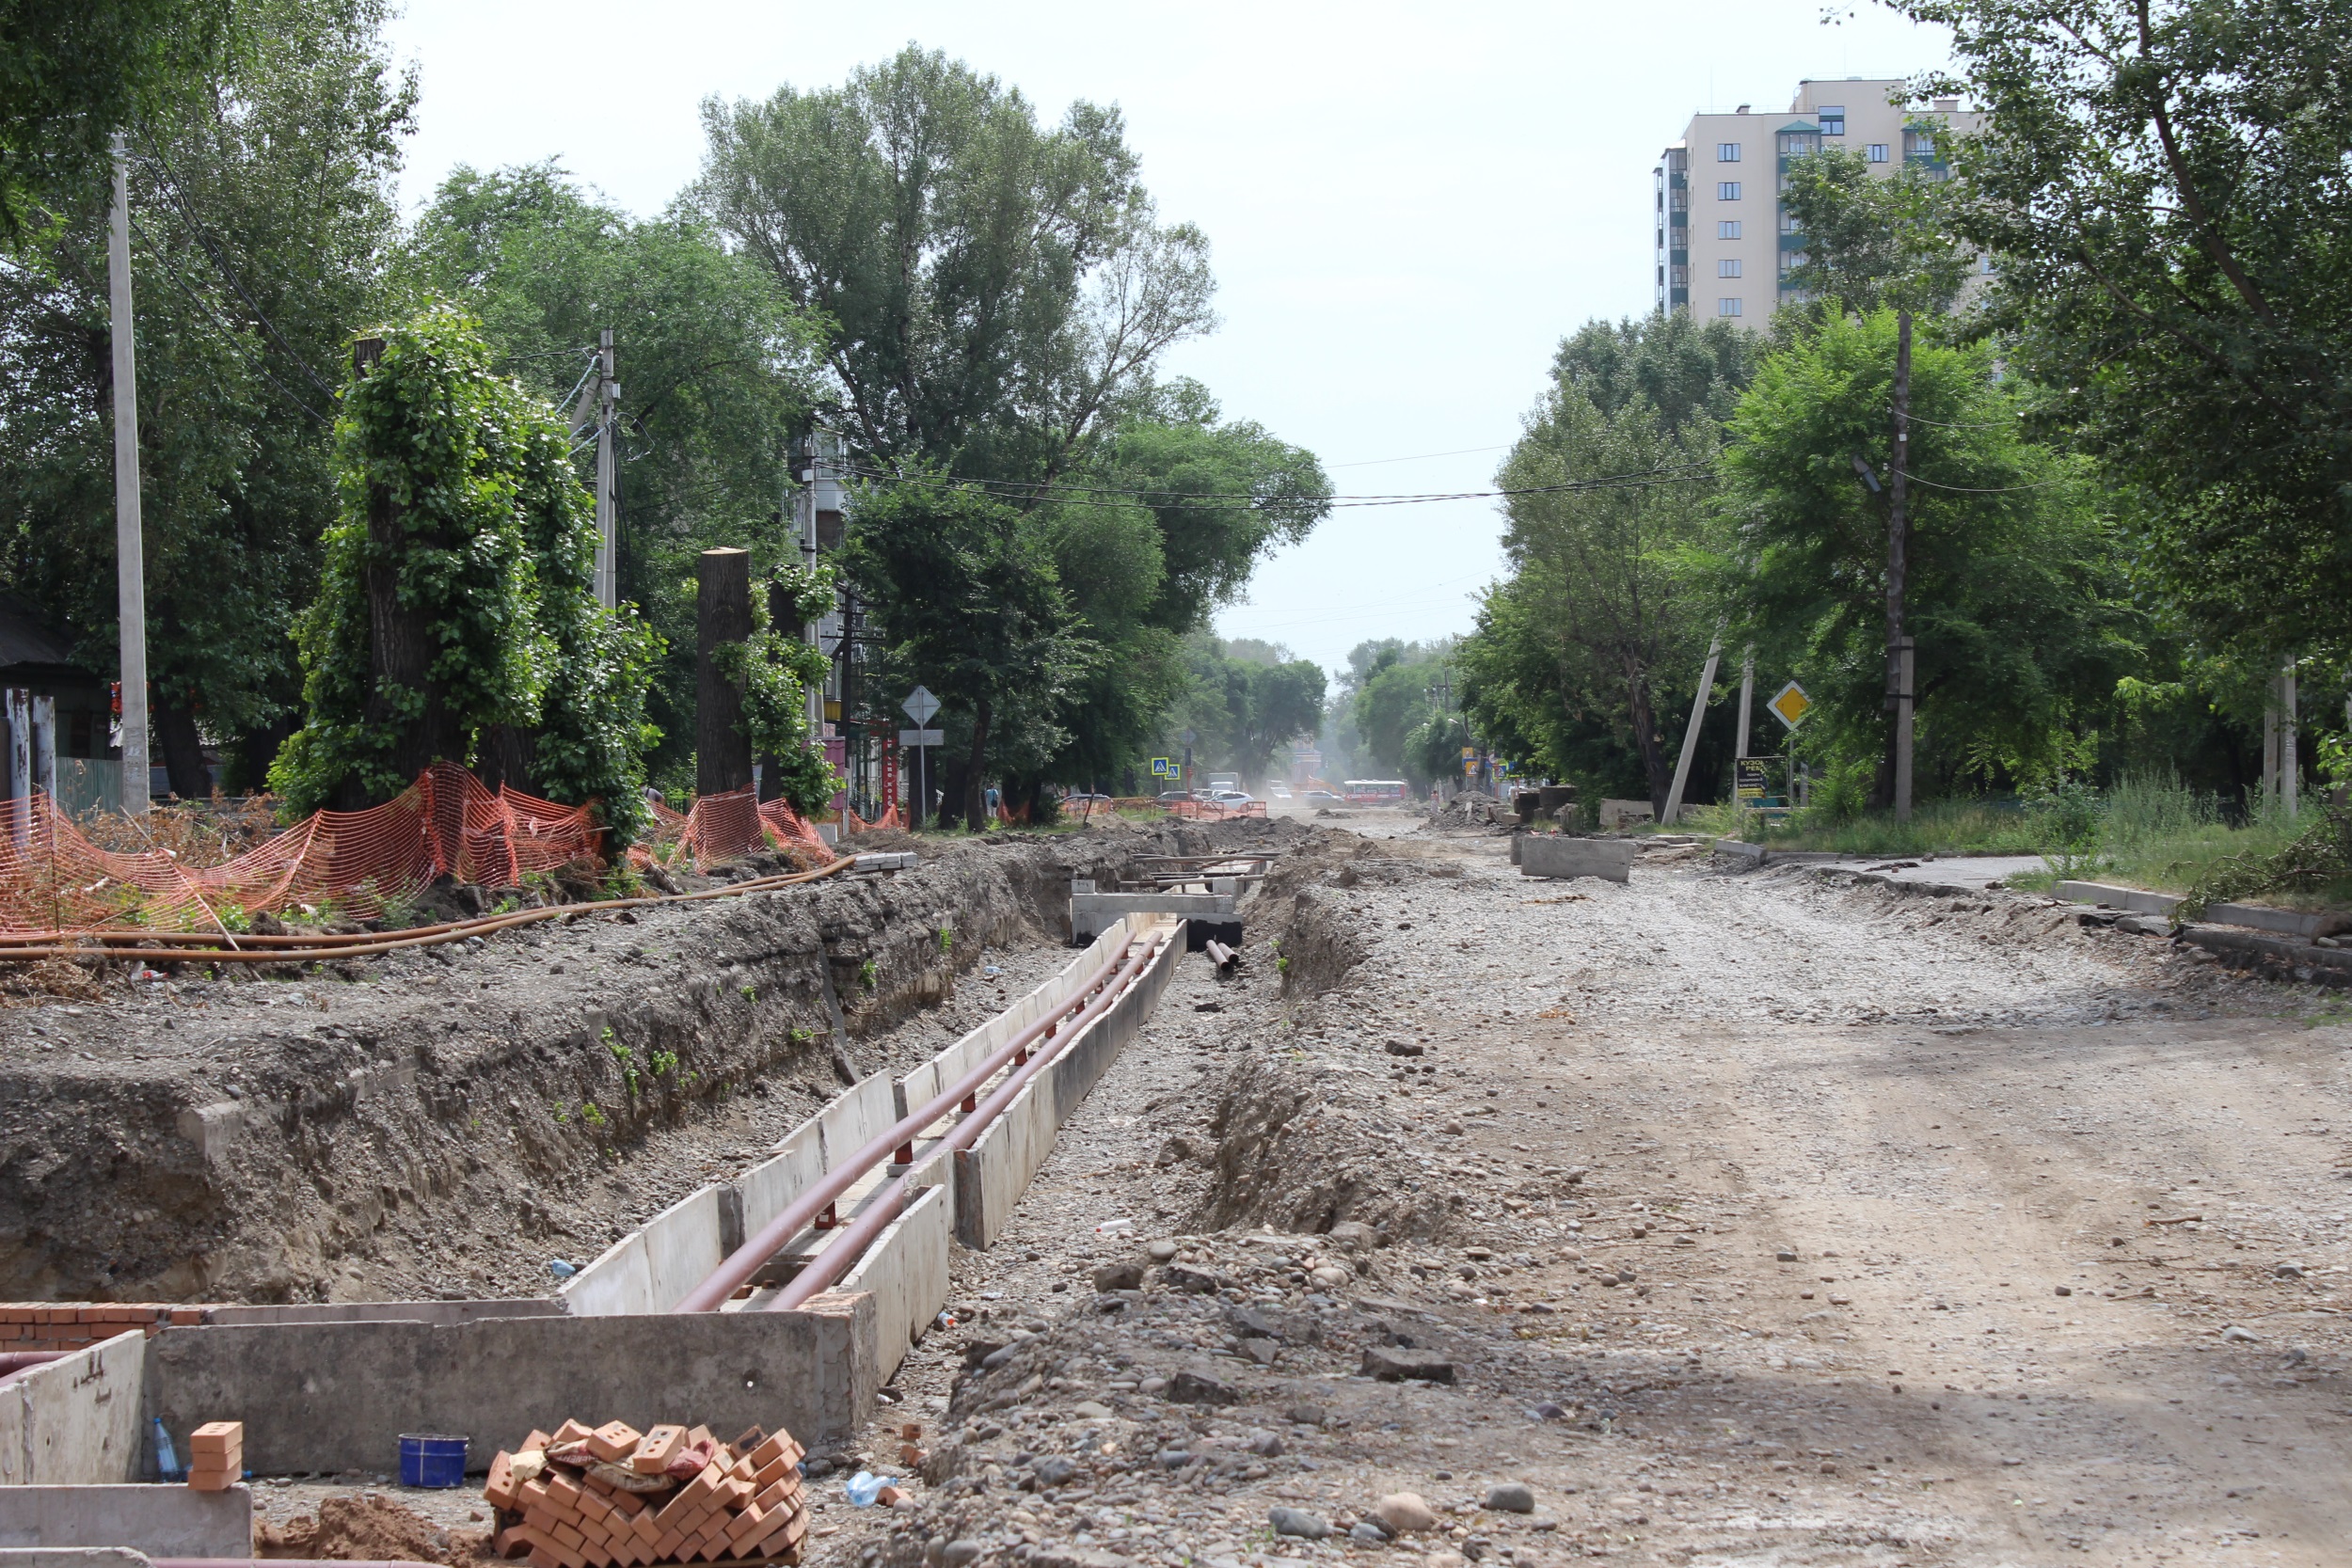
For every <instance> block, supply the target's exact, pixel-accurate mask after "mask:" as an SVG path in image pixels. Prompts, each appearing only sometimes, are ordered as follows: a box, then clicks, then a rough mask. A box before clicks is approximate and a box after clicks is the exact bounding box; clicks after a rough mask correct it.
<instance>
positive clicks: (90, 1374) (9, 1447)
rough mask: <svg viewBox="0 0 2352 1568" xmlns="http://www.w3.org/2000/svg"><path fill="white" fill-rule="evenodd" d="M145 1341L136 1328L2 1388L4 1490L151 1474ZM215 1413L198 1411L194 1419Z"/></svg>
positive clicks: (0, 1469) (0, 1486)
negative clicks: (200, 1413)
mask: <svg viewBox="0 0 2352 1568" xmlns="http://www.w3.org/2000/svg"><path fill="white" fill-rule="evenodd" d="M147 1346H148V1339H147V1331H146V1330H145V1329H143V1328H134V1329H132V1330H131V1331H130V1332H129V1333H126V1334H118V1335H116V1336H115V1337H114V1338H111V1339H105V1340H102V1341H100V1342H99V1343H97V1344H95V1345H91V1346H90V1347H89V1348H87V1350H79V1351H75V1352H74V1353H73V1354H71V1355H68V1356H65V1357H63V1358H61V1359H59V1360H56V1361H52V1362H51V1363H49V1365H47V1366H45V1367H37V1368H35V1369H34V1370H31V1371H28V1372H24V1373H22V1374H20V1375H19V1376H18V1377H16V1378H15V1379H14V1380H12V1381H11V1382H10V1383H9V1384H8V1386H7V1387H6V1388H5V1389H0V1494H5V1493H6V1492H8V1491H10V1490H13V1489H14V1488H17V1487H24V1486H101V1485H108V1484H115V1483H120V1482H129V1481H145V1480H147V1479H148V1477H149V1476H150V1474H151V1465H152V1463H153V1462H152V1460H151V1456H150V1455H149V1453H148V1446H147V1442H146V1440H145V1427H146V1422H145V1420H144V1419H143V1416H144V1412H145V1408H146V1400H147ZM210 1419H212V1418H211V1417H209V1416H206V1417H199V1418H198V1419H197V1420H196V1421H191V1422H189V1423H188V1425H189V1427H191V1428H193V1427H195V1426H196V1425H198V1424H199V1423H200V1422H201V1421H205V1420H210ZM24 1544H31V1545H39V1544H42V1543H40V1542H28V1543H24ZM65 1544H72V1545H83V1544H95V1545H118V1544H120V1543H119V1542H107V1541H101V1542H90V1543H85V1542H70V1543H65ZM166 1555H167V1556H169V1555H173V1554H169V1553H167V1554H166ZM178 1555H183V1556H184V1555H186V1554H184V1553H183V1554H178Z"/></svg>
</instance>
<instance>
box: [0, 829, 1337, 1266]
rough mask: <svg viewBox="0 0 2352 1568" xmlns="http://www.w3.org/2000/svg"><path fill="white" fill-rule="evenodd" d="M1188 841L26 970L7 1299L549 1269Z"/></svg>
mask: <svg viewBox="0 0 2352 1568" xmlns="http://www.w3.org/2000/svg"><path fill="white" fill-rule="evenodd" d="M1212 831H1213V832H1216V834H1217V835H1218V836H1219V837H1220V839H1232V840H1235V841H1236V842H1239V841H1242V840H1249V841H1252V842H1255V841H1258V840H1260V839H1263V840H1265V841H1268V842H1272V841H1276V840H1280V839H1293V838H1297V837H1300V836H1303V835H1304V834H1305V833H1306V832H1307V830H1306V829H1304V828H1302V827H1300V826H1298V825H1296V824H1290V823H1279V824H1267V823H1254V824H1252V823H1233V824H1229V825H1225V826H1223V827H1220V828H1217V829H1216V830H1212ZM1206 842H1207V840H1206V838H1205V837H1204V836H1203V833H1202V832H1201V831H1200V830H1195V829H1191V828H1184V829H1181V830H1179V829H1172V828H1171V829H1162V830H1156V831H1154V832H1141V831H1137V830H1136V829H1133V828H1129V827H1125V826H1120V825H1113V826H1107V827H1101V828H1097V829H1094V830H1091V831H1087V832H1072V833H1067V834H1059V835H1042V834H1035V835H1033V834H1015V833H1006V834H992V835H990V836H988V837H987V838H985V839H981V840H967V841H961V842H954V841H951V842H948V843H946V844H944V845H943V844H942V843H940V842H938V841H926V842H924V843H923V844H922V846H921V847H920V849H919V852H920V853H921V854H922V855H923V857H924V859H923V862H922V863H921V864H920V865H919V867H918V868H916V869H914V870H912V871H908V872H900V873H883V874H879V875H868V876H861V877H843V878H836V879H830V880H827V881H823V882H818V883H811V884H804V885H802V886H798V887H792V888H787V889H783V890H779V891H775V892H769V893H759V894H751V895H744V896H742V897H740V898H729V899H721V900H714V901H709V902H699V903H688V904H679V905H673V906H667V907H659V908H651V909H643V910H628V911H603V912H599V911H596V909H595V908H594V906H586V907H584V908H583V909H582V910H581V911H580V912H579V913H577V914H574V915H571V916H569V917H567V918H566V919H565V920H564V921H563V922H561V923H556V922H549V923H547V924H543V925H539V926H532V927H522V928H519V929H516V930H513V931H509V932H502V933H500V934H498V935H495V936H492V937H490V938H488V939H487V940H486V941H485V940H481V939H476V940H474V941H471V942H468V943H466V944H464V945H462V946H459V945H451V946H443V947H437V948H430V949H421V950H417V951H413V952H408V953H403V954H394V955H389V956H387V957H384V958H376V959H361V960H348V961H344V962H341V963H337V964H334V965H331V966H319V965H312V966H310V972H309V973H303V972H300V971H294V972H293V973H292V974H290V975H289V977H286V978H254V977H251V976H250V975H249V973H248V972H246V971H242V970H230V971H228V973H227V974H225V976H224V977H222V978H218V979H208V978H203V977H200V975H199V974H198V973H197V972H196V970H195V968H194V966H189V967H188V969H186V970H184V971H183V974H181V975H180V976H177V977H174V978H170V979H167V980H161V981H155V982H143V981H131V980H129V979H126V978H124V977H122V976H120V975H119V974H118V975H117V976H115V977H114V978H112V979H111V980H109V981H108V982H107V983H106V984H105V985H104V986H103V988H99V987H93V986H91V985H90V983H89V982H88V981H87V978H85V977H83V976H82V975H81V974H80V972H79V971H73V972H72V973H71V974H64V973H60V974H46V973H44V974H21V975H19V976H17V977H16V978H17V980H18V983H19V986H20V989H21V990H24V991H26V992H28V993H29V994H26V995H24V996H20V997H19V998H17V1000H18V1001H19V1002H20V1003H21V1004H22V1005H19V1006H11V1007H8V1008H7V1009H6V1010H0V1299H15V1300H139V1301H154V1300H164V1301H199V1302H215V1301H252V1302H274V1301H365V1300H420V1299H435V1298H461V1297H481V1296H496V1295H505V1296H530V1295H539V1294H544V1293H545V1292H546V1291H548V1289H549V1288H550V1285H551V1283H552V1278H551V1275H550V1271H549V1264H550V1263H551V1262H553V1261H555V1260H557V1259H563V1260H566V1261H570V1262H574V1263H579V1262H585V1261H586V1260H587V1259H590V1258H593V1257H595V1256H596V1254H597V1253H599V1252H601V1251H602V1250H603V1248H604V1247H605V1245H606V1244H607V1243H609V1242H611V1241H612V1240H614V1239H617V1238H618V1237H619V1236H621V1235H623V1234H625V1233H626V1232H627V1230H628V1229H630V1228H633V1227H636V1226H637V1225H639V1224H642V1223H643V1222H644V1220H645V1219H647V1218H649V1217H651V1216H652V1215H653V1214H654V1213H656V1212H659V1211H660V1209H662V1208H663V1207H665V1206H666V1205H668V1204H669V1203H671V1202H673V1201H675V1199H677V1198H679V1197H681V1196H685V1195H686V1194H687V1193H689V1192H691V1190H692V1189H693V1188H694V1187H695V1186H697V1185H699V1184H700V1183H701V1182H702V1181H703V1180H706V1179H707V1175H708V1174H710V1173H712V1172H714V1171H717V1170H719V1169H722V1168H736V1167H740V1166H742V1165H748V1164H751V1163H753V1162H755V1160H757V1159H759V1158H761V1157H763V1156H764V1154H765V1152H766V1150H767V1148H768V1146H769V1145H770V1144H771V1143H772V1142H773V1141H774V1139H775V1138H776V1137H777V1136H779V1135H780V1134H782V1133H783V1132H786V1131H787V1130H788V1129H789V1128H791V1127H792V1126H793V1125H795V1124H797V1123H798V1122H799V1121H801V1120H802V1119H803V1118H804V1117H806V1116H808V1115H809V1114H810V1112H811V1111H813V1110H814V1109H816V1108H817V1107H818V1106H819V1105H821V1104H822V1103H823V1101H825V1100H826V1099H827V1098H828V1097H830V1096H831V1095H833V1094H834V1093H837V1092H838V1091H839V1089H840V1087H841V1085H844V1084H845V1083H850V1082H854V1081H855V1079H856V1078H858V1077H859V1076H862V1075H863V1074H865V1073H867V1072H871V1071H874V1070H876V1069H879V1068H881V1067H883V1066H885V1065H888V1066H897V1067H903V1066H911V1065H912V1064H913V1063H914V1061H915V1060H917V1059H919V1057H920V1056H922V1055H924V1054H928V1053H930V1052H932V1051H935V1050H937V1049H938V1048H939V1047H940V1046H941V1045H942V1044H944V1043H946V1040H948V1039H951V1038H953V1037H955V1035H957V1034H959V1033H961V1032H962V1030H964V1029H966V1028H969V1027H970V1026H971V1025H972V1024H974V1023H977V1022H979V1021H980V1020H982V1019H984V1018H986V1017H987V1016H988V1015H989V1014H991V1013H992V1012H993V1011H996V1010H997V1009H999V1008H1000V1007H1001V1006H1004V1005H1005V1003H1006V1002H1007V1001H1009V999H1010V998H1011V997H1012V996H1017V995H1018V994H1019V993H1020V991H1021V990H1023V989H1025V988H1026V986H1027V985H1028V984H1032V983H1034V981H1035V980H1036V979H1038V978H1041V977H1042V975H1043V974H1045V973H1047V972H1049V971H1050V970H1051V969H1052V968H1053V967H1054V966H1055V965H1057V964H1058V963H1060V962H1062V961H1066V958H1067V954H1066V952H1065V951H1064V950H1063V948H1062V946H1061V944H1062V942H1064V941H1065V939H1066V934H1067V929H1068V924H1067V920H1068V904H1067V899H1068V892H1069V884H1070V879H1071V878H1072V877H1073V876H1078V877H1095V878H1107V877H1109V876H1111V875H1113V874H1114V873H1116V872H1117V871H1118V870H1119V869H1120V867H1121V866H1122V865H1124V863H1126V862H1127V861H1128V860H1129V859H1130V858H1131V857H1132V856H1134V855H1136V854H1138V853H1146V852H1170V851H1175V852H1181V851H1182V850H1183V849H1184V847H1187V846H1189V847H1193V848H1200V847H1205V845H1206ZM60 967H61V968H62V967H63V966H60ZM273 967H276V966H273ZM285 967H286V968H287V969H288V970H292V969H293V966H285ZM60 991H62V992H64V993H65V994H59V992H60Z"/></svg>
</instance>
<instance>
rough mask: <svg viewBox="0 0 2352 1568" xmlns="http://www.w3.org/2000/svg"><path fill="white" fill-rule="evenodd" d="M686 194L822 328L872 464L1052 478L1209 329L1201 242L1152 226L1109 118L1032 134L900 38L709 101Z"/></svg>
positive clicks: (984, 93)
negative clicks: (887, 46) (697, 168)
mask: <svg viewBox="0 0 2352 1568" xmlns="http://www.w3.org/2000/svg"><path fill="white" fill-rule="evenodd" d="M703 125H704V130H705V133H706V135H707V138H708V144H709V145H708V150H707V154H706V157H705V162H704V166H703V174H702V178H701V180H700V182H698V183H697V185H696V186H695V192H694V195H695V198H696V199H697V200H698V201H700V202H701V203H702V205H703V207H704V209H705V210H706V211H707V212H708V213H709V214H711V215H712V217H713V218H714V219H715V220H716V221H717V223H718V224H719V226H720V227H721V228H722V229H723V230H724V231H725V232H726V233H727V234H728V236H729V237H730V238H731V239H733V240H734V241H735V242H736V243H737V244H738V245H740V246H741V247H742V248H743V250H744V251H745V252H746V253H747V254H748V255H750V256H752V257H753V258H755V260H756V261H758V262H759V263H760V264H761V265H762V266H765V267H767V268H768V269H769V270H770V271H771V272H772V273H773V274H774V276H775V277H776V278H777V280H778V281H779V282H780V283H781V284H782V285H783V287H784V289H785V292H786V293H787V294H788V295H789V296H790V297H791V299H792V300H793V301H794V302H795V303H796V304H798V305H800V306H802V307H803V308H804V309H809V310H812V311H816V312H819V313H821V314H822V315H823V316H824V317H825V318H826V319H827V320H828V321H829V322H831V323H832V324H834V331H833V333H832V336H831V339H830V341H829V342H828V343H827V346H826V363H827V367H828V368H829V369H830V370H831V371H832V372H833V374H834V378H835V380H836V381H837V383H838V385H839V388H840V408H839V417H840V419H841V420H843V421H844V422H845V425H846V428H847V429H848V431H849V433H850V437H851V440H852V442H853V444H854V445H855V446H857V447H858V448H860V449H862V450H863V451H865V452H866V454H867V456H868V457H869V459H870V460H873V461H877V462H881V463H882V464H884V465H889V464H892V463H896V462H901V461H907V460H919V461H923V462H927V463H929V464H931V465H933V466H936V467H943V468H946V469H948V470H950V471H952V472H954V473H956V474H958V475H961V476H964V477H973V478H987V479H1003V480H1031V481H1035V480H1045V479H1051V478H1053V477H1055V476H1057V475H1058V474H1060V473H1062V472H1064V471H1065V470H1066V469H1067V468H1068V467H1070V466H1071V464H1072V461H1073V458H1074V457H1075V456H1076V455H1077V454H1078V453H1079V451H1081V450H1082V449H1083V448H1084V446H1085V445H1086V443H1087V442H1088V441H1089V439H1090V438H1091V437H1092V436H1094V435H1095V434H1096V433H1097V432H1098V431H1099V430H1100V429H1101V428H1103V427H1104V425H1106V424H1108V423H1112V422H1115V421H1116V420H1117V419H1118V417H1119V414H1120V407H1121V404H1122V402H1123V401H1124V400H1125V399H1126V398H1127V397H1128V396H1129V395H1130V394H1131V393H1132V392H1133V391H1134V390H1135V389H1136V388H1137V387H1139V386H1143V385H1146V384H1148V382H1149V380H1150V377H1151V372H1152V366H1153V365H1154V364H1155V363H1156V361H1157V359H1158V357H1159V356H1160V355H1161V353H1162V352H1163V351H1165V350H1166V349H1167V348H1168V346H1169V345H1170V344H1172V343H1175V342H1178V341H1182V340H1184V339H1185V338H1188V337H1191V336H1194V335H1195V334H1197V333H1200V332H1202V331H1205V330H1206V329H1207V328H1208V327H1209V326H1210V325H1213V323H1214V320H1215V318H1214V316H1213V315H1212V314H1211V311H1210V308H1209V296H1210V293H1211V291H1212V289H1213V287H1214V285H1213V282H1212V279H1211V277H1210V275H1209V268H1208V245H1207V242H1206V241H1205V240H1204V239H1202V237H1201V236H1200V232H1199V230H1195V229H1193V228H1192V227H1190V226H1189V225H1184V224H1176V225H1170V226H1162V225H1161V224H1159V223H1158V222H1157V221H1156V216H1155V214H1154V212H1153V210H1152V201H1151V198H1150V197H1149V195H1148V194H1147V193H1146V192H1145V190H1144V188H1143V186H1142V183H1141V182H1140V181H1139V180H1138V179H1137V178H1136V158H1135V154H1134V153H1133V152H1131V151H1130V150H1128V148H1127V145H1126V142H1125V139H1124V126H1123V124H1122V122H1121V120H1120V115H1119V112H1118V110H1116V109H1110V108H1103V107H1100V106H1098V105H1095V104H1091V103H1084V102H1080V103H1073V104H1072V105H1071V107H1070V109H1069V111H1068V113H1067V114H1065V115H1064V116H1063V118H1062V119H1061V122H1060V123H1059V124H1058V125H1057V126H1055V127H1054V128H1052V129H1050V130H1049V129H1046V128H1044V127H1042V126H1041V125H1040V124H1039V122H1038V118H1037V114H1036V111H1035V110H1034V109H1033V108H1032V107H1031V105H1030V104H1029V103H1028V102H1027V100H1025V98H1023V97H1022V96H1021V94H1020V93H1019V92H1018V91H1017V90H1014V89H1009V88H1007V87H1004V86H1003V85H1002V84H1000V83H999V82H998V81H997V80H996V78H994V77H993V76H983V75H980V74H978V73H977V72H975V71H972V70H971V69H970V68H969V67H967V66H964V65H962V64H961V63H960V62H956V61H951V60H949V59H948V58H947V57H946V55H942V54H939V53H936V52H926V51H923V50H921V49H917V48H915V47H914V46H912V45H910V46H909V47H908V48H906V49H905V50H903V51H901V52H900V53H899V54H898V55H897V56H895V57H894V58H892V59H891V60H889V61H888V62H886V63H885V64H882V65H879V66H869V67H866V68H863V69H861V70H859V71H854V72H852V73H851V75H850V80H849V82H848V83H847V84H846V85H844V86H842V87H834V88H824V89H818V90H813V91H802V90H798V89H795V88H793V87H782V88H779V89H778V90H777V92H776V93H775V94H774V96H772V97H771V98H770V99H769V100H768V101H767V102H765V103H751V102H748V101H745V102H738V103H734V104H732V105H729V104H723V103H720V102H719V101H718V100H717V99H715V98H714V99H711V100H708V101H707V102H706V103H704V105H703Z"/></svg>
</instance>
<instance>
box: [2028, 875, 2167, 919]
mask: <svg viewBox="0 0 2352 1568" xmlns="http://www.w3.org/2000/svg"><path fill="white" fill-rule="evenodd" d="M2058 896H2059V897H2060V898H2063V899H2066V900H2067V901H2068V902H2070V903H2075V904H2104V905H2106V907H2107V908H2108V909H2111V910H2128V911H2131V912H2132V913H2134V914H2170V913H2171V912H2172V911H2173V910H2174V908H2175V907H2177V906H2178V905H2179V904H2180V899H2179V898H2177V897H2176V896H2174V895H2171V894H2169V893H2149V892H2146V891H2144V890H2142V889H2139V888H2136V887H2116V886H2113V885H2112V884H2110V883H2106V882H2071V881H2070V882H2060V883H2058Z"/></svg>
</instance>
